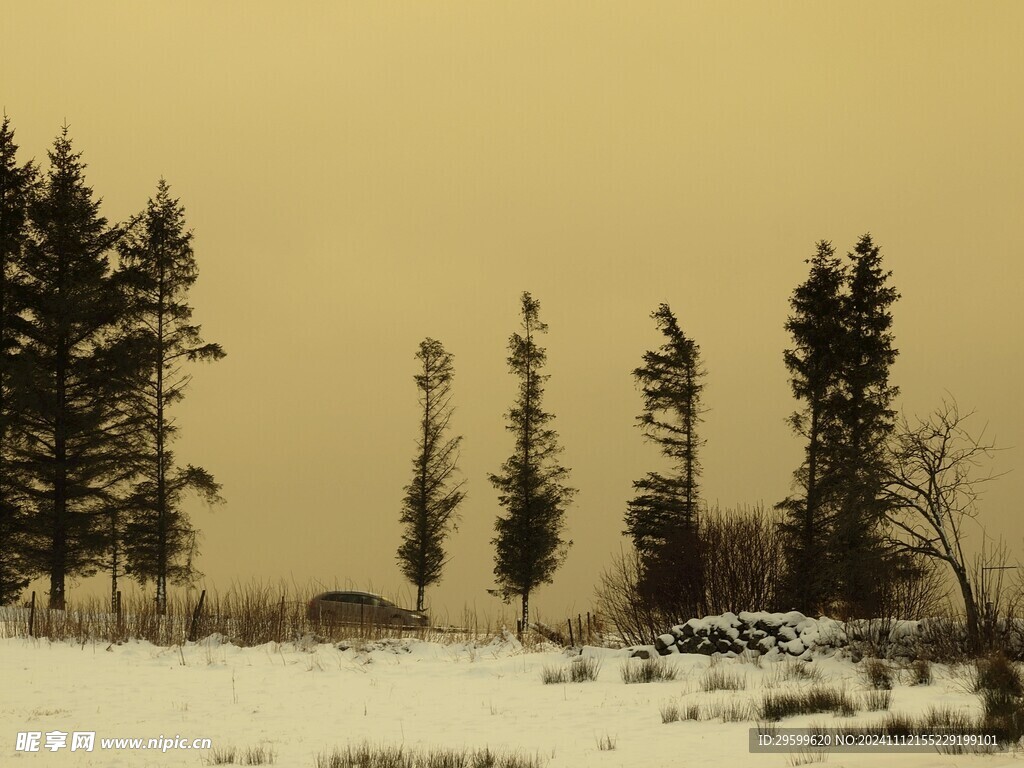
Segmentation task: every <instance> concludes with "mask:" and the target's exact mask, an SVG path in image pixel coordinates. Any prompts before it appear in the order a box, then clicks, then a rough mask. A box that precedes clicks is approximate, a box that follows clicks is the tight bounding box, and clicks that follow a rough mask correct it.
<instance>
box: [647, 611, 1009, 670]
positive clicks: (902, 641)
mask: <svg viewBox="0 0 1024 768" xmlns="http://www.w3.org/2000/svg"><path fill="white" fill-rule="evenodd" d="M998 629H999V630H1000V635H1001V636H1002V637H1003V638H1004V641H1005V642H1004V645H1006V647H1007V651H1008V652H1010V651H1011V650H1012V651H1013V652H1017V649H1018V648H1020V653H1021V654H1022V655H1024V642H1022V639H1024V626H1021V627H1020V628H1019V631H1014V632H1011V631H1009V630H1010V629H1015V628H1013V627H1003V626H1000V627H999V628H998ZM936 638H944V639H946V640H952V641H953V643H954V644H955V643H957V642H959V643H961V644H962V643H964V642H965V640H966V635H964V632H963V627H962V626H958V625H957V624H956V623H955V622H950V621H949V620H948V619H924V620H922V621H903V620H896V619H858V620H855V621H848V622H845V623H844V622H840V621H835V620H834V619H829V618H827V617H824V616H822V617H820V618H817V619H813V618H810V617H808V616H805V615H804V614H802V613H799V612H798V611H790V612H789V613H767V612H761V611H759V612H756V613H754V612H749V611H743V612H741V613H739V614H735V613H724V614H722V615H721V616H706V617H704V618H703V619H690V620H689V621H687V622H686V623H685V624H677V625H676V626H674V627H672V628H671V629H670V630H669V631H668V632H666V633H665V634H663V635H660V636H658V637H657V638H656V639H655V641H654V648H655V649H656V650H657V652H658V653H660V654H661V655H663V656H664V655H668V654H671V653H702V654H705V655H708V656H710V655H711V654H713V653H720V654H723V655H726V656H736V655H739V654H741V653H744V652H750V653H757V654H760V655H762V656H765V657H767V658H768V659H771V658H773V657H775V658H784V657H793V658H800V659H809V658H811V657H812V656H831V655H832V654H834V653H835V652H836V651H838V650H840V649H844V650H846V651H848V652H849V654H850V655H851V657H853V659H854V661H857V660H858V659H859V658H861V657H862V656H878V657H884V658H889V659H907V660H913V659H916V658H918V657H919V656H920V655H921V654H922V652H923V651H926V650H927V649H928V647H929V645H931V644H933V643H934V642H935V640H936ZM647 647H648V648H649V647H650V646H647Z"/></svg>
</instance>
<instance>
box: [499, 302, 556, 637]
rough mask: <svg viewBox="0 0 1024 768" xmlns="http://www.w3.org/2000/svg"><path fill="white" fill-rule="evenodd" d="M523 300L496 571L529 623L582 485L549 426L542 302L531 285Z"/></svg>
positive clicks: (513, 346)
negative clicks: (540, 340) (533, 599)
mask: <svg viewBox="0 0 1024 768" xmlns="http://www.w3.org/2000/svg"><path fill="white" fill-rule="evenodd" d="M521 305H522V322H521V328H522V334H521V335H520V334H519V333H513V334H512V336H511V337H510V339H509V345H508V346H509V357H508V365H509V370H510V371H511V372H512V374H513V375H514V376H516V378H517V379H518V381H519V392H518V395H517V397H516V401H515V404H514V405H513V406H512V408H511V409H510V410H509V411H508V414H507V417H508V425H507V427H506V429H508V431H510V432H511V433H512V434H513V435H514V436H515V450H514V451H513V453H512V455H511V456H509V458H508V459H507V460H506V461H505V463H504V464H503V465H502V467H501V472H500V473H499V474H492V475H490V481H491V483H492V484H493V485H494V487H495V488H496V489H497V490H498V501H499V503H500V504H501V506H502V507H504V508H505V511H506V513H507V514H506V515H505V516H504V517H503V516H501V515H499V516H498V519H497V521H496V522H495V531H496V532H497V536H496V537H495V538H494V539H493V540H492V543H493V544H494V546H495V550H496V558H495V566H494V575H495V577H496V579H497V583H498V587H499V590H500V591H501V594H502V595H503V596H504V597H505V599H506V600H510V599H512V598H514V597H515V596H519V597H520V598H521V600H522V628H523V630H524V631H525V630H526V628H527V627H528V626H529V615H530V614H529V603H530V593H531V592H533V590H534V589H536V588H537V587H538V586H540V585H541V584H549V583H551V581H552V579H553V574H554V572H555V570H556V569H557V568H558V566H559V565H561V563H562V561H563V560H564V559H565V555H566V553H567V550H568V547H569V546H570V545H571V544H572V542H571V541H566V540H564V539H563V538H562V532H563V529H564V527H565V522H564V518H565V510H566V508H567V507H568V505H569V504H570V502H571V501H572V498H573V496H574V495H575V493H576V491H575V489H573V488H570V487H569V486H568V485H566V484H565V483H566V480H567V479H568V475H569V470H568V469H567V468H566V467H563V466H562V465H560V464H559V463H558V455H559V453H561V448H560V447H559V445H558V434H557V433H556V432H555V430H554V429H553V428H552V427H551V426H550V425H551V421H552V420H553V419H554V416H553V415H552V414H550V413H548V412H546V411H545V410H544V408H543V403H542V399H543V395H544V382H545V381H547V379H548V376H547V375H546V374H543V373H541V371H542V369H543V367H544V363H545V362H546V359H547V356H546V354H545V351H544V348H543V347H540V346H538V345H537V342H536V336H537V335H538V334H541V333H544V332H546V331H547V325H546V324H545V323H543V322H541V320H540V303H539V302H538V301H537V300H536V299H534V298H533V297H532V296H530V294H529V293H525V292H524V293H523V295H522V298H521Z"/></svg>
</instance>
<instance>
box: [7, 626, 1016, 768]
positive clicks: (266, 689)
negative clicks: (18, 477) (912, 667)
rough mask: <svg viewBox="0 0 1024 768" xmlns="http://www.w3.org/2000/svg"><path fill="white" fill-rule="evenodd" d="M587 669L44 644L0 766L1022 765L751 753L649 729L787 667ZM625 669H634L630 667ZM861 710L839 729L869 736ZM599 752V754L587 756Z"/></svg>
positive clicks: (18, 690)
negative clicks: (712, 678)
mask: <svg viewBox="0 0 1024 768" xmlns="http://www.w3.org/2000/svg"><path fill="white" fill-rule="evenodd" d="M584 652H585V654H587V655H595V656H598V657H600V659H601V662H602V666H601V671H600V674H599V676H598V679H597V680H596V681H594V682H581V683H565V684H554V685H545V684H543V683H542V682H541V673H542V671H543V670H544V669H545V668H546V667H555V666H561V665H567V664H569V663H570V658H569V657H568V656H567V655H566V653H565V652H564V651H561V650H557V649H549V650H541V651H530V652H527V651H524V650H523V648H522V647H521V646H520V645H519V644H518V643H517V642H516V641H515V639H514V638H512V637H511V636H507V637H506V638H504V639H501V638H499V639H496V640H495V641H493V642H492V643H490V644H487V645H472V644H465V643H464V644H439V643H429V642H421V641H415V640H395V641H390V642H387V641H381V642H378V643H376V644H374V646H373V647H363V648H361V649H360V648H359V647H352V648H348V649H345V650H341V649H340V648H339V647H337V646H334V645H313V644H309V645H305V646H303V645H301V644H299V645H295V644H284V645H278V644H275V643H272V644H268V645H264V646H260V647H256V648H237V647H234V646H231V645H225V644H221V643H220V642H219V641H218V640H217V639H216V638H212V639H208V640H206V641H204V642H202V643H198V644H190V645H186V646H185V647H183V648H177V647H175V648H160V647H155V646H152V645H149V644H148V643H137V642H129V643H126V644H124V645H120V646H116V645H115V646H112V647H108V646H107V645H105V644H87V645H84V646H82V645H76V644H70V643H51V642H49V641H45V640H27V639H5V640H0V765H2V766H14V767H15V768H22V767H24V768H29V767H30V766H50V765H59V766H82V767H83V768H84V767H85V766H201V765H204V764H207V762H208V761H209V759H210V752H209V751H208V750H204V749H189V750H186V749H174V748H172V749H170V750H168V751H167V752H162V753H161V752H154V751H152V750H143V749H138V750H130V749H126V748H122V749H115V748H110V749H103V748H102V747H101V744H100V740H101V739H104V738H141V739H144V740H148V739H150V738H159V737H164V738H166V739H171V740H173V739H175V738H180V739H183V740H186V741H189V742H191V740H192V739H198V738H205V739H210V740H211V743H212V746H213V747H214V748H217V749H225V748H227V747H230V746H235V747H238V748H239V749H242V750H244V749H245V748H247V747H254V746H258V745H265V746H269V747H271V748H272V749H273V751H274V753H275V756H276V759H275V765H279V766H288V767H292V766H294V767H295V768H313V766H315V763H316V757H317V755H318V754H324V753H328V752H330V751H331V750H333V749H334V748H335V747H342V748H344V747H345V746H346V745H349V744H353V745H357V744H359V743H361V742H363V741H364V740H368V741H370V742H371V743H374V744H385V745H392V746H397V745H405V746H406V747H407V748H432V747H454V748H469V749H476V748H483V747H489V748H490V749H491V750H496V751H518V752H519V753H520V754H523V755H532V756H538V757H539V758H541V760H542V762H544V764H545V765H547V766H548V767H549V768H582V767H583V766H597V767H598V768H600V767H601V766H609V767H610V766H637V767H640V766H773V767H779V768H781V767H783V766H790V765H796V764H801V763H802V764H809V763H810V761H817V762H822V761H824V763H825V764H826V765H827V766H850V767H853V766H871V767H872V768H877V767H878V766H888V765H895V766H908V768H924V767H925V766H985V767H986V768H995V766H1003V765H1015V766H1018V765H1022V764H1024V763H1021V758H1024V753H1022V754H1020V755H1018V754H1017V753H1014V752H1010V753H1001V754H997V755H940V754H934V753H932V754H909V753H901V754H848V753H844V754H840V753H832V754H825V755H811V754H806V753H800V752H798V751H794V752H793V753H786V754H751V753H750V752H749V750H748V729H749V728H750V727H752V726H754V725H755V723H754V722H752V721H747V722H722V720H721V719H712V720H704V721H700V722H693V721H681V722H672V723H668V724H664V723H663V722H662V717H661V710H662V708H663V707H664V706H665V705H666V704H669V703H672V702H675V703H678V704H680V705H682V706H685V705H686V704H688V703H699V704H700V705H701V706H702V707H703V708H705V709H707V708H714V706H715V705H716V703H721V702H729V701H733V700H735V701H740V702H746V701H750V702H754V701H759V700H760V697H761V696H762V695H763V694H764V691H765V690H767V689H768V688H769V687H770V686H772V685H775V686H778V687H786V686H790V687H792V686H800V685H808V684H809V683H807V682H799V681H782V680H781V678H782V675H781V674H780V670H781V669H782V666H781V665H784V664H804V663H805V662H798V661H790V662H778V663H776V664H772V663H768V662H765V663H763V664H762V665H761V666H760V667H758V666H755V665H753V664H751V663H747V662H744V661H741V660H739V659H722V660H721V661H719V662H718V664H717V666H718V668H720V669H724V670H728V671H729V672H732V673H735V674H737V675H740V676H742V678H743V679H744V680H745V682H746V688H745V689H744V690H739V691H715V692H704V691H702V690H701V684H700V682H701V678H702V676H703V675H704V674H705V672H706V671H707V670H708V668H709V666H710V665H711V663H712V661H711V659H709V658H708V657H705V656H697V655H673V656H670V657H667V659H666V660H667V663H669V664H671V665H674V666H676V667H677V668H678V671H679V676H678V679H676V680H675V681H669V682H656V683H646V684H630V685H627V684H625V683H624V682H623V681H622V678H621V676H620V667H621V665H622V664H623V663H625V661H626V660H625V652H624V651H611V650H603V649H593V648H587V649H585V651H584ZM632 663H636V662H632ZM809 666H810V667H815V668H818V669H820V674H821V675H822V679H823V682H824V683H826V684H828V685H834V686H837V687H838V686H845V688H846V689H847V690H848V691H849V692H850V693H851V695H853V696H855V697H860V696H861V695H862V692H864V691H866V690H867V685H866V683H865V681H864V679H863V677H862V675H861V674H860V672H859V670H858V668H857V667H856V666H854V665H853V664H852V663H851V662H849V661H848V660H840V659H820V660H816V661H813V662H809ZM935 672H936V676H935V680H934V682H933V683H932V684H931V685H927V686H911V685H909V684H903V683H900V684H897V685H896V687H895V688H894V690H893V692H892V704H891V711H893V712H909V713H922V712H924V711H925V710H926V709H927V708H928V707H930V706H939V707H953V708H962V709H964V710H966V711H969V712H971V713H977V712H979V711H980V705H979V701H978V697H977V696H975V695H973V694H971V693H969V692H968V690H967V688H968V685H967V684H966V682H965V677H964V675H963V673H962V672H960V673H958V672H957V671H956V670H949V669H948V668H944V667H936V668H935ZM879 719H880V713H870V712H860V713H858V715H857V716H856V717H854V718H845V719H843V720H842V722H843V724H845V725H852V724H857V723H869V722H876V721H878V720H879ZM834 722H837V721H836V720H834V719H833V716H831V715H815V716H806V717H798V718H793V719H790V720H787V721H785V722H784V723H783V725H785V726H802V725H808V724H810V723H834ZM55 731H56V732H62V733H68V734H73V733H74V732H95V734H96V742H95V744H94V747H93V750H92V751H91V752H87V751H84V750H82V749H77V750H75V751H71V749H70V741H71V739H72V736H70V735H69V736H68V745H67V746H65V747H64V748H62V749H59V750H57V751H54V752H51V751H48V750H47V749H46V747H45V739H46V735H45V734H47V733H50V732H55ZM30 732H39V733H41V734H42V737H41V744H40V748H39V751H35V752H29V751H24V750H19V749H18V747H19V746H24V745H25V743H24V738H25V737H22V743H21V744H20V745H19V743H18V734H19V733H30ZM610 744H612V745H614V749H601V746H606V747H607V746H609V745H610Z"/></svg>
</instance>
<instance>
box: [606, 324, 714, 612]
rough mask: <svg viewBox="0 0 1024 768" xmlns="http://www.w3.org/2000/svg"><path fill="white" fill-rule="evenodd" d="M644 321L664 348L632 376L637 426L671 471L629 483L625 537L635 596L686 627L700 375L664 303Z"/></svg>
mask: <svg viewBox="0 0 1024 768" xmlns="http://www.w3.org/2000/svg"><path fill="white" fill-rule="evenodd" d="M651 317H652V318H653V319H654V321H655V323H656V324H657V327H658V330H659V331H660V332H661V334H662V336H663V337H664V343H663V344H662V345H661V347H660V348H659V349H658V350H656V351H649V352H646V353H645V354H644V358H643V359H644V364H643V365H642V366H641V367H639V368H637V369H636V370H634V371H633V376H634V378H635V379H636V381H637V383H638V384H639V385H640V388H641V391H642V392H643V400H644V412H643V414H642V415H641V416H639V417H638V419H637V420H638V422H639V426H640V427H641V428H642V429H643V431H644V436H645V437H646V438H647V439H648V440H650V441H651V442H653V443H655V444H656V445H657V446H658V447H659V449H660V450H661V453H662V456H664V457H665V458H666V459H667V460H668V461H669V462H670V466H671V469H670V471H668V472H664V473H663V472H648V473H647V475H646V476H645V477H644V478H643V479H641V480H637V481H635V482H634V483H633V487H634V489H635V490H636V491H637V495H636V496H635V497H634V498H633V500H632V501H630V502H629V510H628V511H627V513H626V532H627V533H628V534H629V535H630V536H631V537H632V539H633V543H634V545H635V546H636V549H637V552H638V553H639V555H640V561H641V567H642V572H641V574H640V588H641V591H642V592H643V593H644V594H645V595H646V596H647V598H648V599H649V600H651V601H652V603H653V604H654V605H655V606H657V607H658V608H660V609H662V610H666V611H669V612H673V613H676V614H679V618H680V620H685V619H686V618H690V617H692V616H693V615H695V614H696V613H697V611H698V610H699V609H700V607H701V606H702V603H703V600H704V587H703V583H702V579H701V568H700V562H701V560H700V553H699V551H698V536H697V523H698V520H697V518H698V503H699V498H700V496H699V478H700V460H699V457H698V449H699V448H700V446H701V444H702V441H701V439H700V436H699V434H698V425H699V423H700V421H701V413H702V412H703V410H702V408H701V402H700V398H701V392H702V391H703V389H704V383H703V380H704V376H705V371H704V369H703V366H702V365H701V361H700V347H699V346H698V345H697V343H696V342H695V341H693V340H692V339H690V338H688V337H687V336H686V334H685V333H683V331H682V329H681V328H680V327H679V322H678V321H677V320H676V317H675V315H674V314H672V310H671V309H670V308H669V306H668V304H662V305H660V306H659V307H658V309H657V310H656V311H655V312H653V313H652V314H651ZM683 614H686V615H685V616H684V615H683Z"/></svg>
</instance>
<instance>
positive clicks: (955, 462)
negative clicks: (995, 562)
mask: <svg viewBox="0 0 1024 768" xmlns="http://www.w3.org/2000/svg"><path fill="white" fill-rule="evenodd" d="M973 414H974V412H973V411H970V412H968V413H961V412H960V409H959V408H958V406H957V404H956V401H955V400H949V401H944V402H943V403H942V405H941V406H939V407H938V408H937V409H936V410H935V411H934V412H932V413H931V414H930V415H929V416H928V417H927V418H925V419H918V420H917V423H916V424H914V425H911V424H910V423H909V422H908V421H907V419H906V418H901V419H900V420H899V422H898V424H897V430H896V435H895V438H894V441H893V444H892V446H891V448H890V451H891V456H890V462H889V482H888V485H887V487H886V494H885V495H886V501H887V502H888V505H887V512H886V517H887V518H888V520H889V522H890V523H891V524H892V526H893V529H894V530H893V533H894V534H895V535H894V540H893V544H894V545H895V546H896V547H897V548H900V549H903V550H905V551H908V552H912V553H918V554H920V555H924V556H926V557H930V558H934V559H936V560H939V561H942V562H945V563H947V564H948V565H949V567H950V569H951V570H952V571H953V575H954V577H955V578H956V582H957V586H958V587H959V589H960V593H961V596H962V597H963V601H964V610H965V612H966V617H967V637H968V642H969V643H970V645H971V647H972V649H974V648H977V647H978V644H979V641H980V639H981V634H980V631H981V627H980V621H979V619H980V614H979V609H978V595H977V590H976V585H975V583H974V580H973V579H972V575H971V569H970V564H969V560H968V558H967V555H966V554H965V552H964V540H965V538H966V535H965V531H964V527H965V525H966V524H967V523H968V521H971V520H974V519H975V518H976V517H977V514H978V506H977V502H978V498H979V496H980V495H981V490H982V486H983V485H984V483H986V482H988V481H989V480H993V479H995V477H996V475H994V474H992V473H991V472H989V473H988V474H984V475H981V474H979V471H978V470H979V468H980V467H981V466H982V463H983V461H985V460H987V459H990V458H991V457H992V454H993V451H994V450H995V446H994V444H992V443H990V442H986V441H985V440H984V430H982V432H981V433H980V434H979V435H977V436H975V435H973V434H971V432H969V431H968V429H967V427H966V425H965V422H966V421H967V420H968V419H969V418H970V417H971V416H972V415H973Z"/></svg>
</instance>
